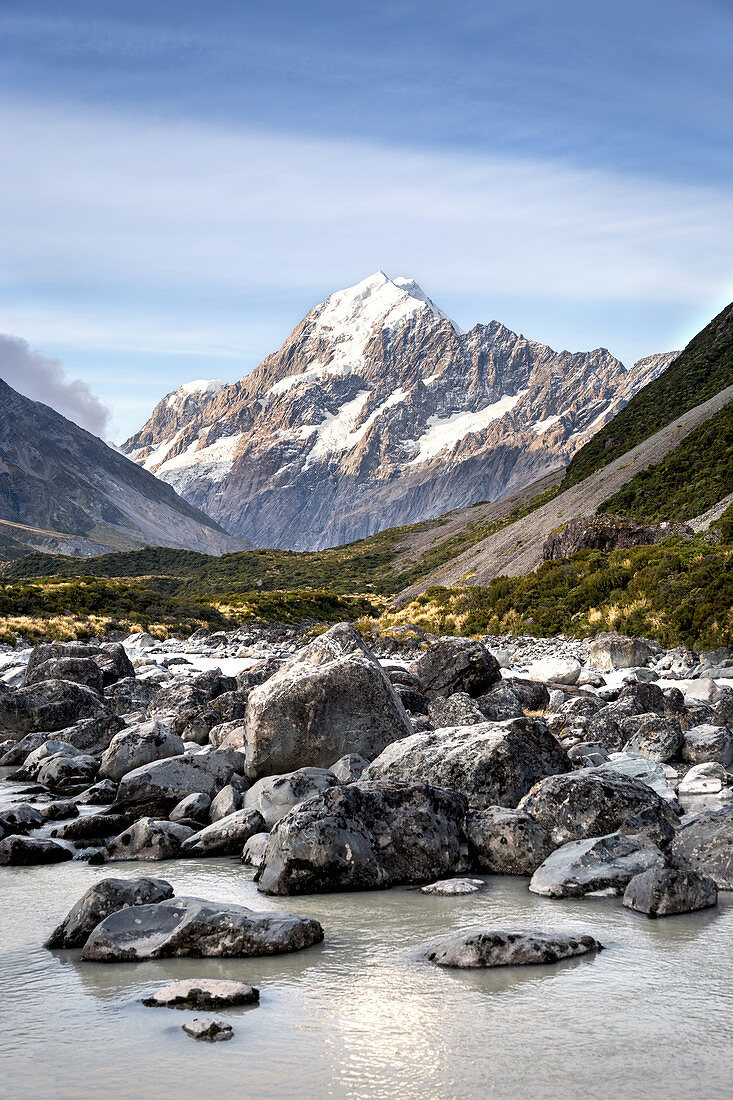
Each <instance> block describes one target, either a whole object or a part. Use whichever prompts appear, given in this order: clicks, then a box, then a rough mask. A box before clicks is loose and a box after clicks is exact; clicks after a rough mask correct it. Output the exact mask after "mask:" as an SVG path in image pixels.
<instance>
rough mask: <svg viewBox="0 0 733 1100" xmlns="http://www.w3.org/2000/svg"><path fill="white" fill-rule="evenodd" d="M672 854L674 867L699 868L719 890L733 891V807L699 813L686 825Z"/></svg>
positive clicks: (679, 833) (671, 861)
mask: <svg viewBox="0 0 733 1100" xmlns="http://www.w3.org/2000/svg"><path fill="white" fill-rule="evenodd" d="M668 856H669V862H670V863H671V864H672V865H673V866H674V867H678V868H679V869H680V870H684V871H699V872H700V873H701V874H703V875H709V876H710V878H712V879H714V880H715V882H716V883H717V885H718V889H719V890H733V806H725V807H724V808H722V809H720V810H710V811H708V812H706V813H701V814H698V815H697V816H696V817H695V818H694V819H693V820H692V821H689V822H687V823H686V824H684V825H682V827H681V828H680V829H679V830H678V831H677V835H676V836H675V838H674V840H673V841H672V843H671V844H670V846H669V852H668Z"/></svg>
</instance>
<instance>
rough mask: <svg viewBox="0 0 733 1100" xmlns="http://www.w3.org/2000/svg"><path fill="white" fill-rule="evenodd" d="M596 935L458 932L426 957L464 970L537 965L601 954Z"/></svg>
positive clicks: (440, 963) (430, 949)
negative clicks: (597, 952) (577, 956)
mask: <svg viewBox="0 0 733 1100" xmlns="http://www.w3.org/2000/svg"><path fill="white" fill-rule="evenodd" d="M602 950H603V945H602V944H600V943H599V942H598V940H596V939H594V938H593V936H583V935H573V934H572V933H570V934H568V933H555V934H554V935H547V934H545V933H542V932H501V931H498V932H494V931H488V932H484V931H483V930H481V929H478V930H476V931H472V932H456V933H454V934H453V935H451V936H446V937H445V939H442V940H439V941H437V942H436V943H434V944H432V945H431V946H430V947H429V948H428V950H427V953H426V957H427V958H428V960H429V961H430V962H433V963H435V964H436V966H450V967H457V968H460V969H462V970H467V969H475V968H477V967H490V966H536V965H540V964H543V963H544V964H547V963H554V962H559V961H560V960H561V959H569V958H572V957H574V956H576V955H588V954H590V953H592V952H596V951H602Z"/></svg>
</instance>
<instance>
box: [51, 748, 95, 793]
mask: <svg viewBox="0 0 733 1100" xmlns="http://www.w3.org/2000/svg"><path fill="white" fill-rule="evenodd" d="M98 767H99V763H98V761H97V759H96V757H94V756H88V755H87V754H86V753H81V752H76V750H75V751H74V752H73V753H67V752H59V753H56V754H55V755H53V756H49V757H47V759H46V760H44V761H43V763H42V764H41V766H40V768H39V769H38V771H37V773H36V780H37V782H38V783H41V784H43V786H44V787H48V788H49V789H50V790H52V791H68V792H72V793H73V792H78V791H81V790H84V789H85V788H86V787H88V786H89V784H90V783H91V782H92V781H93V780H94V778H95V776H96V774H97V769H98Z"/></svg>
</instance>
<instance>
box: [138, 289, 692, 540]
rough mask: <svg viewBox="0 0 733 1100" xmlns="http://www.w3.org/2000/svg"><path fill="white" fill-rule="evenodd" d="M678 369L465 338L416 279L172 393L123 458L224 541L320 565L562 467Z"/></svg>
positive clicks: (528, 343) (331, 311)
mask: <svg viewBox="0 0 733 1100" xmlns="http://www.w3.org/2000/svg"><path fill="white" fill-rule="evenodd" d="M674 355H675V353H669V354H667V355H661V356H651V357H649V358H648V359H645V360H642V361H641V362H640V363H639V364H637V365H636V366H635V367H633V368H632V369H631V370H630V371H626V370H625V368H624V367H623V365H622V364H621V363H620V362H619V361H618V360H617V359H614V357H613V356H612V355H611V354H610V353H609V352H608V351H606V350H605V349H604V348H598V349H596V350H595V351H591V352H577V353H571V352H567V351H563V352H555V351H553V350H552V349H551V348H549V347H547V346H546V345H544V344H540V343H538V342H536V341H532V340H528V339H526V338H525V337H524V336H520V335H517V334H516V333H514V332H512V331H511V330H510V329H508V328H506V326H504V325H502V324H501V323H500V322H498V321H491V322H490V323H489V324H487V325H475V326H474V328H472V329H471V330H470V331H469V332H466V333H464V332H463V331H462V330H461V329H460V328H458V326H457V325H455V324H454V323H453V322H452V321H451V320H450V319H449V318H448V317H447V316H446V315H445V314H444V313H443V312H442V311H441V310H440V309H438V307H437V306H436V305H435V304H434V303H433V302H432V301H431V300H430V298H428V296H427V295H426V294H425V293H424V292H423V290H422V289H421V288H420V287H419V286H418V285H417V283H415V282H414V281H413V280H412V279H407V278H396V279H390V278H388V276H387V275H385V274H384V272H383V271H378V272H376V273H375V274H374V275H371V276H369V278H367V279H364V280H363V281H362V282H360V283H357V284H356V286H353V287H348V288H346V289H345V290H341V291H338V292H336V293H335V294H332V295H331V296H330V297H329V298H327V299H326V300H325V301H324V302H322V303H321V304H320V305H318V306H316V307H315V308H314V309H312V310H311V312H310V313H309V314H308V315H307V316H306V317H305V318H304V319H303V321H301V323H300V324H299V325H298V326H297V327H296V328H295V329H294V331H293V332H292V333H291V335H290V336H289V337H288V339H287V340H286V341H285V343H284V344H283V345H282V347H281V348H280V349H279V351H277V352H275V353H274V354H272V355H269V356H268V357H267V358H266V359H265V360H264V361H263V362H262V363H261V364H260V366H259V367H257V369H256V370H255V371H253V372H252V374H251V375H249V376H247V377H246V378H242V379H240V380H239V381H238V382H235V383H233V384H232V385H225V384H224V383H222V382H220V381H218V380H215V381H212V382H206V381H197V382H192V383H187V384H186V385H184V386H181V387H179V389H178V390H176V391H175V393H174V394H171V395H169V397H167V398H164V399H163V401H161V402H160V403H159V404H158V405H157V406H156V408H155V410H154V411H153V414H152V416H151V418H150V420H149V421H148V422H147V424H145V425H144V427H143V428H142V429H141V430H140V431H139V432H138V433H137V434H136V435H135V436H133V437H132V438H131V439H129V440H128V441H127V443H126V444H125V445H124V450H125V453H126V454H128V455H129V457H131V458H134V460H135V461H136V462H138V463H140V464H141V465H143V466H145V468H146V469H148V470H150V471H152V472H154V473H156V474H157V476H158V477H159V478H162V479H163V480H165V481H167V482H169V483H170V484H171V485H172V486H174V488H175V489H176V490H177V491H178V492H179V493H181V494H182V495H183V496H184V497H185V498H186V499H187V500H189V501H191V502H192V503H194V504H195V505H196V506H197V507H199V508H201V509H202V510H203V511H205V512H207V513H208V514H209V515H211V516H212V517H213V518H215V519H216V520H217V522H219V523H221V524H222V526H224V527H225V528H226V529H227V530H229V531H231V532H232V533H236V534H238V535H240V536H241V537H243V538H247V539H248V540H250V541H252V542H254V543H255V544H256V545H261V546H277V547H288V548H293V549H316V548H319V547H322V546H328V545H336V544H338V543H341V542H346V541H349V540H351V539H356V538H361V537H364V536H365V535H368V534H371V533H372V532H374V531H376V530H380V529H382V528H384V527H388V526H391V525H393V524H396V523H408V522H413V521H417V520H421V519H426V518H430V517H432V516H435V515H439V514H440V513H442V512H445V511H447V510H449V509H450V508H454V507H459V506H463V505H467V504H472V503H475V502H476V501H478V500H487V499H497V498H498V497H500V496H503V495H505V494H506V493H508V492H512V491H514V490H516V489H519V488H521V487H522V486H523V485H525V484H527V483H529V482H530V481H532V480H534V479H535V478H537V477H540V476H542V475H543V474H544V473H547V472H549V471H550V470H551V469H555V468H557V467H558V466H561V465H564V464H565V463H567V462H568V461H569V460H570V458H571V457H572V455H573V454H574V453H575V451H576V450H578V448H579V447H580V446H581V445H582V444H583V443H584V442H585V441H586V439H588V438H589V436H590V435H592V434H593V433H594V432H595V431H598V429H599V428H600V427H602V426H603V425H604V424H605V423H607V422H608V421H609V420H610V419H611V418H612V417H613V416H614V415H615V413H616V412H618V411H619V409H620V408H622V407H623V405H624V404H626V403H627V402H628V401H629V400H630V398H631V397H632V396H633V394H634V393H635V392H637V390H638V389H640V388H641V387H642V386H643V385H645V384H646V383H647V382H648V381H650V380H651V379H652V378H654V377H656V376H657V375H658V374H660V373H661V372H662V371H663V370H664V369H665V367H666V366H667V365H668V364H669V363H670V362H671V361H672V359H673V358H674Z"/></svg>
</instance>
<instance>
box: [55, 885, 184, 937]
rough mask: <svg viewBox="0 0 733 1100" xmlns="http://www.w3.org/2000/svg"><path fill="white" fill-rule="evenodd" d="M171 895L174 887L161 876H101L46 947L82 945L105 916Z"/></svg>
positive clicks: (68, 914) (71, 911)
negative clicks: (128, 877) (131, 877)
mask: <svg viewBox="0 0 733 1100" xmlns="http://www.w3.org/2000/svg"><path fill="white" fill-rule="evenodd" d="M172 897H173V887H172V886H171V885H170V883H169V882H165V881H164V880H163V879H160V878H138V879H126V878H104V879H101V880H100V881H99V882H97V883H95V884H94V886H90V887H89V889H88V890H87V892H86V893H85V894H83V895H82V897H80V898H79V900H78V901H77V903H76V905H75V906H74V907H73V908H72V909H71V910H70V911H69V912H68V913H67V914H66V916H65V917H64V919H63V920H62V922H61V924H60V925H59V926H58V927H57V928H55V929H54V931H53V932H52V933H51V935H50V936H49V938H48V939H47V940H46V947H49V948H52V949H53V948H62V947H83V946H84V944H85V943H86V942H87V940H88V938H89V936H90V935H91V933H92V932H93V931H94V929H95V928H96V927H97V925H98V924H100V923H101V922H102V921H103V920H104V919H105V917H108V916H109V915H110V914H111V913H117V912H118V911H119V910H120V909H127V908H129V907H130V906H135V905H151V904H155V903H156V902H159V901H165V899H166V898H172Z"/></svg>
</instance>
